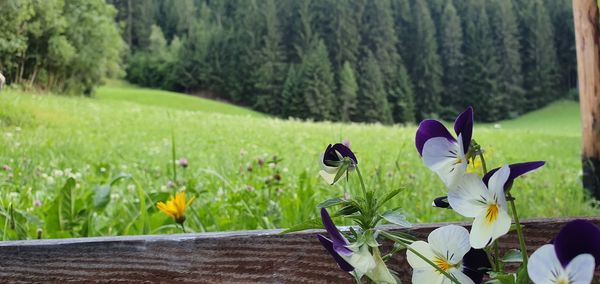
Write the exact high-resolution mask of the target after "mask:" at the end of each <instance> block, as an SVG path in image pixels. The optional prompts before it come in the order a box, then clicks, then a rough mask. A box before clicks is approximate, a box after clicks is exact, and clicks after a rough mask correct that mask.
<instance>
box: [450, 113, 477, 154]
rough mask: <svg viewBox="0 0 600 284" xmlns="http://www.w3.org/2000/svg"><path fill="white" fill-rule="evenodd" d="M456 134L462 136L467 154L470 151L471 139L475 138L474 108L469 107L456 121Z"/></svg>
mask: <svg viewBox="0 0 600 284" xmlns="http://www.w3.org/2000/svg"><path fill="white" fill-rule="evenodd" d="M454 132H455V133H456V135H457V136H458V134H462V140H463V147H464V150H465V154H466V153H467V151H469V146H470V145H471V138H472V137H473V108H472V107H468V108H467V109H466V110H465V111H463V112H462V113H461V114H460V115H458V117H457V118H456V120H455V121H454Z"/></svg>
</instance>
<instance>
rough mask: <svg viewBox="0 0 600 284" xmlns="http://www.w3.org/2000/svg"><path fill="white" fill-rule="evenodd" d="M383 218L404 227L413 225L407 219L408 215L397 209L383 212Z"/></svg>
mask: <svg viewBox="0 0 600 284" xmlns="http://www.w3.org/2000/svg"><path fill="white" fill-rule="evenodd" d="M381 218H383V219H385V220H386V221H388V222H390V223H392V224H396V225H399V226H402V227H406V228H410V227H412V224H411V223H410V222H408V221H406V217H405V216H404V215H402V214H400V213H399V212H397V211H387V212H385V213H383V215H381Z"/></svg>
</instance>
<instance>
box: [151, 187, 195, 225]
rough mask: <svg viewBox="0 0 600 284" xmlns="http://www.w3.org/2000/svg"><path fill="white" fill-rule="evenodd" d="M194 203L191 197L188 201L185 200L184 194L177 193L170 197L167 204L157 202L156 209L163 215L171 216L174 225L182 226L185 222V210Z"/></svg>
mask: <svg viewBox="0 0 600 284" xmlns="http://www.w3.org/2000/svg"><path fill="white" fill-rule="evenodd" d="M192 201H194V198H193V197H192V198H191V199H190V200H189V201H187V202H186V200H185V192H178V193H177V194H175V197H173V196H172V197H170V198H169V200H168V201H167V203H164V202H162V201H161V202H158V203H157V204H156V207H157V208H158V209H159V210H160V211H162V212H163V213H165V214H167V215H169V216H171V217H172V218H173V220H174V221H175V223H177V224H180V225H182V226H183V222H185V210H186V208H187V207H188V206H190V204H191V203H192Z"/></svg>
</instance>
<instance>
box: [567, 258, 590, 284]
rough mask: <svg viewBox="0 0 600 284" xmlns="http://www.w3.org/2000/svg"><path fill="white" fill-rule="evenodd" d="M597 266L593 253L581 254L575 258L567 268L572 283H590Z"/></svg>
mask: <svg viewBox="0 0 600 284" xmlns="http://www.w3.org/2000/svg"><path fill="white" fill-rule="evenodd" d="M595 267H596V264H595V261H594V257H593V256H592V255H591V254H588V253H585V254H580V255H578V256H576V257H575V258H573V260H571V262H569V264H568V265H567V268H566V269H565V270H566V272H567V275H568V276H569V280H571V284H589V283H592V279H593V278H594V268H595Z"/></svg>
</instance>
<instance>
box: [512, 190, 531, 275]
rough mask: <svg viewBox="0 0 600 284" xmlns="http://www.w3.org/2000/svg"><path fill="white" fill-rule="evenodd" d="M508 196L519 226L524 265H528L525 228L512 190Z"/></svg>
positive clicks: (514, 217)
mask: <svg viewBox="0 0 600 284" xmlns="http://www.w3.org/2000/svg"><path fill="white" fill-rule="evenodd" d="M507 197H508V200H509V201H508V203H509V204H510V209H511V210H512V215H513V219H515V227H516V228H517V236H518V237H519V247H520V248H521V255H522V256H523V266H524V267H527V246H526V245H525V237H524V236H523V228H522V227H521V223H520V222H519V215H518V214H517V207H516V206H515V199H514V198H513V197H512V195H511V194H510V191H509V192H508V194H507Z"/></svg>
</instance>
